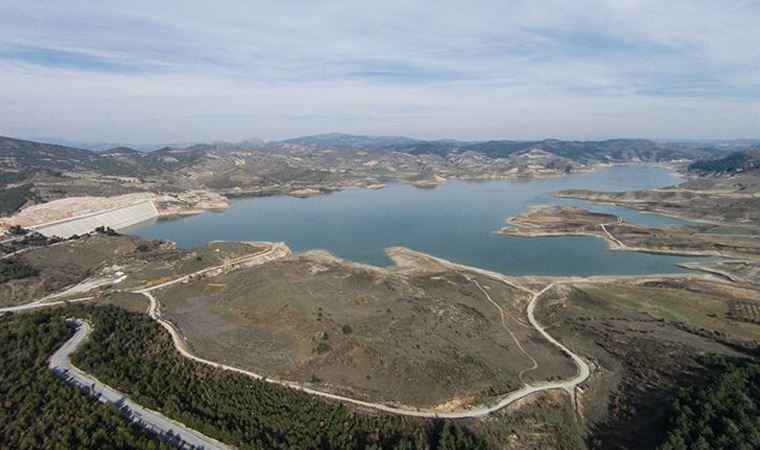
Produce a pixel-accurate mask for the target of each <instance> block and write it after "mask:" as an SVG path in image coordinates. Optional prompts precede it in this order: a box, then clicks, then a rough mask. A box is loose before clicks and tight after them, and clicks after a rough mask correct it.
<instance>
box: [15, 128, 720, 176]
mask: <svg viewBox="0 0 760 450" xmlns="http://www.w3.org/2000/svg"><path fill="white" fill-rule="evenodd" d="M290 146H301V147H305V148H314V149H325V148H334V149H338V150H341V151H351V150H352V149H356V150H362V149H363V150H375V151H395V152H401V153H407V154H410V155H417V156H419V155H436V156H440V157H443V158H450V157H451V156H452V155H455V154H479V155H482V156H483V157H486V158H490V159H497V158H511V157H513V156H515V155H520V154H523V153H525V152H528V151H531V150H540V151H542V152H544V153H545V154H548V155H554V156H555V157H557V158H561V159H563V160H568V161H573V162H577V163H580V164H592V163H599V162H632V161H648V162H659V161H673V160H681V159H688V160H697V159H714V158H718V157H723V156H726V155H727V154H728V153H729V152H730V151H733V150H735V147H734V146H726V145H725V144H723V145H720V144H717V145H710V144H702V143H677V142H671V143H665V142H656V141H651V140H646V139H611V140H605V141H562V140H557V139H546V140H542V141H511V140H493V141H483V142H463V141H457V140H431V141H423V140H415V139H412V138H407V137H402V136H358V135H350V134H341V133H330V134H320V135H315V136H303V137H298V138H294V139H287V140H284V141H279V142H267V143H265V142H263V141H260V140H252V141H245V142H243V143H236V144H233V143H225V142H217V143H213V144H193V145H190V146H187V147H176V146H166V147H163V148H160V149H157V150H152V151H148V152H146V151H141V150H140V149H135V148H133V147H127V146H115V147H112V148H108V149H100V150H98V151H94V150H90V149H84V148H79V147H72V146H65V145H57V144H49V143H42V142H35V141H27V140H21V139H15V138H10V137H0V157H1V158H3V160H4V161H5V163H3V164H0V167H4V168H6V169H14V168H24V169H29V168H41V169H49V170H57V171H69V172H76V171H84V172H95V173H100V174H105V175H115V176H146V175H156V174H159V173H161V172H164V171H172V170H175V169H178V168H182V167H188V166H191V165H193V164H194V163H196V162H198V161H199V160H201V159H202V158H204V157H205V156H207V155H208V154H209V153H210V152H219V151H225V150H226V151H248V150H252V149H259V150H261V149H269V150H271V151H274V152H276V151H278V149H285V148H288V147H290Z"/></svg>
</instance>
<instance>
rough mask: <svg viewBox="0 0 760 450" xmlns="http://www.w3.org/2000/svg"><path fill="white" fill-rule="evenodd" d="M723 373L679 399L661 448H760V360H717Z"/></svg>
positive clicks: (686, 392) (716, 362)
mask: <svg viewBox="0 0 760 450" xmlns="http://www.w3.org/2000/svg"><path fill="white" fill-rule="evenodd" d="M712 367H713V368H714V369H715V370H716V371H717V372H718V373H720V375H719V376H718V377H717V379H716V380H715V381H713V382H712V383H710V384H708V385H707V386H705V387H703V388H700V389H695V390H684V391H683V392H681V393H680V394H679V396H678V399H677V400H676V401H675V403H674V405H673V408H672V413H671V419H670V431H669V434H668V438H667V440H666V442H665V443H664V444H663V445H662V446H660V450H685V449H697V450H707V449H726V450H728V449H735V450H751V449H756V448H760V362H757V361H751V362H743V363H739V364H735V363H729V362H726V361H713V362H712Z"/></svg>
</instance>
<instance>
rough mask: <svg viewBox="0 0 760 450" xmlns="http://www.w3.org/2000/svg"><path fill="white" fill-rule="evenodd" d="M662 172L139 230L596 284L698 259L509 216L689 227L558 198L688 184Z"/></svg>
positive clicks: (290, 204) (275, 209)
mask: <svg viewBox="0 0 760 450" xmlns="http://www.w3.org/2000/svg"><path fill="white" fill-rule="evenodd" d="M682 181H683V179H682V178H681V177H680V176H678V175H677V174H676V173H675V172H673V171H671V170H669V169H667V168H664V167H660V166H655V165H644V164H642V165H621V166H611V167H602V168H599V169H596V170H594V171H591V172H587V173H579V174H571V175H568V176H564V177H557V178H541V179H529V180H495V181H479V182H469V181H459V180H449V181H447V182H446V183H444V184H442V185H441V186H438V187H436V188H432V189H422V188H416V187H414V186H411V185H408V184H403V183H395V182H394V183H390V184H388V185H387V186H386V187H385V188H384V189H381V190H377V191H372V190H367V189H361V188H348V189H345V190H343V191H341V192H336V193H332V194H325V195H318V196H314V197H310V198H306V199H300V198H294V197H290V196H274V197H254V198H243V199H235V200H233V206H232V208H230V209H229V210H227V211H225V212H222V213H205V214H200V215H197V216H193V217H188V218H183V219H177V220H166V221H158V222H150V223H144V224H141V225H139V226H137V227H135V228H132V229H131V230H129V232H130V233H133V234H137V235H140V236H146V237H152V238H158V239H165V240H171V241H175V242H176V243H177V244H178V245H179V246H181V247H184V248H190V247H193V246H197V245H202V244H204V243H207V242H209V241H213V240H257V241H284V242H285V243H286V244H287V245H288V246H290V248H291V249H292V250H293V251H302V250H309V249H315V248H321V249H326V250H329V251H330V252H332V253H333V254H335V255H337V256H339V257H341V258H345V259H348V260H351V261H356V262H363V263H368V264H373V265H378V266H384V265H387V264H388V263H389V261H388V259H387V257H386V256H385V254H384V252H383V249H384V248H386V247H392V246H404V247H409V248H411V249H413V250H417V251H420V252H424V253H428V254H431V255H434V256H438V257H442V258H445V259H449V260H451V261H454V262H457V263H461V264H466V265H471V266H476V267H481V268H484V269H489V270H494V271H498V272H501V273H504V274H508V275H556V276H570V275H578V276H588V275H613V274H621V275H622V274H628V275H633V274H653V273H677V272H684V271H686V269H683V268H680V267H678V266H677V264H679V263H684V262H689V261H694V260H696V259H697V258H695V257H683V256H671V255H656V254H648V253H639V252H630V251H613V250H609V249H608V248H607V244H606V243H605V242H604V241H602V240H601V239H597V238H595V237H591V236H588V237H585V236H582V237H576V236H569V237H548V238H522V237H514V236H504V235H500V234H496V233H495V231H496V230H498V229H499V228H501V227H502V226H503V225H504V219H505V218H506V217H508V216H513V215H517V214H521V213H523V212H525V211H527V209H528V208H529V207H530V206H532V205H539V204H563V205H574V206H580V207H584V208H587V209H590V210H592V211H599V212H608V213H612V214H617V215H619V216H622V217H623V218H624V219H625V220H627V221H630V222H635V223H642V224H646V225H654V226H659V225H668V224H678V223H684V221H683V220H679V219H673V218H668V217H664V216H659V215H655V214H646V213H641V212H637V211H632V210H629V209H625V208H619V207H615V206H612V205H595V204H591V203H587V202H584V201H576V200H572V199H556V198H552V197H550V196H548V194H549V193H551V192H555V191H559V190H563V189H593V190H600V191H628V190H640V189H651V188H655V187H662V186H668V185H672V184H676V183H680V182H682Z"/></svg>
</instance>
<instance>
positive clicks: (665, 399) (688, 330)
mask: <svg viewBox="0 0 760 450" xmlns="http://www.w3.org/2000/svg"><path fill="white" fill-rule="evenodd" d="M748 292H751V291H746V290H741V289H738V290H737V289H735V288H734V287H733V286H731V285H728V284H723V283H716V282H711V281H697V280H678V279H664V280H657V279H651V280H647V281H643V282H641V281H635V280H628V281H622V280H621V281H620V282H618V283H614V284H611V283H606V284H605V283H601V284H600V283H593V284H592V283H578V284H563V285H559V286H558V287H556V288H555V289H553V290H551V291H549V292H548V293H547V294H546V295H545V296H543V297H542V298H541V300H540V302H539V304H538V308H537V310H536V315H537V319H538V320H539V321H540V322H542V323H544V324H546V325H547V326H548V329H549V332H550V333H551V334H552V335H554V336H556V337H557V338H558V339H560V340H561V341H562V342H563V343H565V344H566V345H567V346H568V347H570V348H572V349H573V350H574V351H575V352H577V353H578V354H580V355H582V356H583V357H584V358H586V359H587V360H588V361H589V362H590V363H591V364H592V366H593V367H594V373H593V376H592V377H591V379H590V380H589V381H588V382H587V383H585V385H584V387H583V392H582V394H581V395H580V405H581V410H582V411H584V412H585V421H586V423H587V426H588V429H589V433H590V437H589V444H590V445H591V447H593V448H605V449H606V448H654V447H655V446H656V445H658V444H659V443H660V442H662V440H663V439H664V438H665V434H666V433H667V427H666V421H664V420H663V417H664V416H665V414H666V413H667V411H668V407H669V406H670V405H671V402H672V401H673V400H674V399H675V396H676V393H677V391H678V389H679V388H680V387H688V386H699V385H701V384H702V383H705V382H706V381H707V380H709V379H710V375H709V370H708V369H707V368H706V367H705V366H704V365H703V364H702V362H701V358H702V357H703V356H704V355H710V354H713V355H722V356H726V357H729V358H742V357H746V354H748V353H749V352H750V351H751V349H752V348H754V347H755V346H756V345H757V343H758V342H759V341H758V339H760V326H759V325H758V324H755V323H749V322H742V321H738V320H735V319H733V318H732V317H731V315H730V314H731V311H730V304H731V302H733V301H736V300H737V299H738V294H740V293H748ZM744 301H747V302H753V303H757V300H753V299H750V298H744ZM742 349H744V351H746V352H748V353H743V352H742Z"/></svg>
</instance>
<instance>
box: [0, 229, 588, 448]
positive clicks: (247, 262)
mask: <svg viewBox="0 0 760 450" xmlns="http://www.w3.org/2000/svg"><path fill="white" fill-rule="evenodd" d="M413 253H416V252H413ZM289 254H290V251H289V249H288V248H287V246H285V245H284V244H283V243H277V244H272V245H271V246H270V248H269V249H267V250H265V251H262V252H259V253H256V254H254V255H251V256H248V257H245V258H241V259H238V260H234V261H230V262H227V263H225V264H222V265H219V266H214V267H210V268H206V269H203V270H199V271H197V272H194V273H192V274H188V275H184V276H181V277H178V278H176V279H173V280H170V281H166V282H163V283H161V284H157V285H154V286H149V287H146V288H142V289H138V290H134V291H132V292H134V293H138V294H142V295H144V296H145V297H146V298H147V299H148V300H149V301H150V306H149V309H148V314H149V315H150V317H152V318H153V319H154V320H156V321H157V322H158V323H159V324H160V325H161V326H163V327H164V328H165V329H166V330H167V331H168V332H169V334H170V335H171V337H172V341H173V344H174V346H175V348H176V349H177V351H178V352H179V353H180V354H181V355H182V356H184V357H186V358H188V359H191V360H193V361H196V362H199V363H202V364H207V365H210V366H214V367H217V368H221V369H224V370H229V371H231V372H236V373H241V374H244V375H247V376H249V377H252V378H255V379H259V380H263V381H266V382H269V383H275V384H279V385H282V386H286V387H289V388H292V389H296V390H299V391H301V392H305V393H308V394H311V395H315V396H319V397H322V398H327V399H331V400H336V401H340V402H344V403H348V404H353V405H357V406H361V407H365V408H370V409H374V410H377V411H382V412H386V413H391V414H398V415H404V416H414V417H427V418H447V419H461V418H474V417H481V416H485V415H488V414H490V413H493V412H495V411H498V410H500V409H502V408H504V407H506V406H508V405H510V404H512V403H514V402H516V401H517V400H520V399H522V398H525V397H527V396H529V395H531V394H534V393H537V392H543V391H550V390H556V389H561V390H564V391H566V392H568V393H569V394H570V396H571V398H572V400H573V401H575V389H576V387H577V386H578V385H579V384H581V383H583V382H584V381H586V380H587V379H588V377H589V376H590V373H591V370H590V368H589V366H588V364H587V363H586V362H585V361H584V360H583V359H581V358H580V357H579V356H578V355H576V354H575V353H573V352H572V351H571V350H570V349H568V348H567V347H565V346H564V345H562V344H561V343H560V342H559V341H557V340H556V339H555V338H553V337H552V336H551V335H549V334H548V333H547V332H546V330H545V329H544V328H543V326H541V324H540V323H539V322H538V321H537V320H536V318H535V315H534V310H535V307H536V304H537V302H538V301H539V299H540V298H541V296H542V295H543V294H545V293H546V292H547V291H548V290H550V289H551V288H552V287H553V286H554V284H549V285H547V286H546V287H544V288H543V289H542V290H540V291H532V290H529V289H528V288H526V287H524V286H520V285H518V284H515V283H514V282H513V281H512V280H511V279H510V278H509V277H507V276H505V275H503V274H500V273H496V272H491V271H488V270H483V269H478V268H475V267H469V266H464V265H460V264H456V263H452V262H450V261H447V260H444V259H440V258H435V257H430V256H429V255H424V256H425V257H426V258H431V259H432V260H435V261H438V262H439V263H441V264H444V265H446V266H447V267H450V268H453V269H455V270H458V271H468V272H473V273H480V274H483V275H486V276H488V277H490V278H494V279H497V280H499V281H501V282H503V283H506V284H508V285H510V286H512V287H514V288H516V289H519V290H521V291H523V292H525V293H527V294H530V296H531V297H530V301H529V303H528V306H527V316H528V321H529V323H530V326H532V327H533V328H535V329H536V330H537V331H538V332H539V333H540V334H541V335H542V336H543V337H544V338H546V339H547V340H548V341H549V342H550V343H552V344H553V345H555V346H557V347H558V348H559V349H560V350H561V351H562V352H563V353H565V354H566V355H568V356H569V357H570V358H571V359H572V360H573V362H574V363H575V364H576V366H577V368H578V372H577V373H576V375H575V376H574V377H572V378H570V379H566V380H559V381H546V382H538V383H525V384H524V386H523V387H522V388H520V389H518V390H516V391H513V392H510V393H508V394H506V395H504V396H503V397H501V398H499V399H498V401H496V402H493V403H489V404H483V405H477V406H471V407H468V408H465V409H459V410H453V411H441V410H434V409H427V408H416V407H410V406H405V405H393V404H384V403H374V402H368V401H364V400H359V399H355V398H350V397H345V396H342V395H337V394H331V393H329V392H323V391H318V390H315V389H311V388H308V387H305V386H302V385H300V384H297V383H294V382H290V381H286V380H275V379H271V378H267V377H265V376H263V375H261V374H257V373H254V372H252V371H249V370H245V369H241V368H238V367H233V366H228V365H224V364H220V363H217V362H215V361H211V360H207V359H204V358H201V357H199V356H196V355H194V354H193V353H192V352H191V351H190V349H189V346H188V345H187V342H186V341H185V339H184V337H183V336H182V335H181V333H180V332H179V331H178V330H177V329H176V328H175V326H174V325H173V324H172V323H171V322H169V321H167V320H165V319H163V318H162V317H161V311H160V305H159V303H158V300H157V299H156V297H155V295H154V292H155V291H157V290H160V289H162V288H166V287H168V286H171V285H174V284H177V283H182V282H184V281H187V280H190V279H192V278H195V277H198V276H201V275H205V274H210V273H219V272H221V271H224V270H230V269H233V268H239V267H252V266H256V265H260V264H264V263H267V262H269V261H272V260H275V259H278V258H281V257H283V256H286V255H289ZM466 277H467V279H469V280H470V281H473V282H475V283H476V284H477V285H478V286H479V287H480V285H479V284H478V283H477V282H476V281H475V280H474V279H472V278H471V277H469V276H466ZM481 291H483V292H484V293H485V294H486V297H487V299H488V300H489V301H490V302H491V303H492V304H494V306H496V307H497V308H498V309H499V311H500V313H501V317H502V321H503V322H504V321H506V319H507V317H506V312H505V311H504V310H503V309H502V308H501V307H500V306H499V305H498V303H497V302H495V301H494V300H493V299H491V298H490V295H488V293H487V292H486V291H485V290H484V289H482V287H481ZM89 299H90V298H88V297H84V298H81V299H75V300H73V301H84V300H89ZM61 303H64V302H50V303H37V304H30V305H21V306H16V307H11V308H5V309H4V310H6V311H18V310H24V309H31V308H39V307H43V306H52V305H56V304H61ZM0 311H2V310H0ZM77 323H78V327H79V328H78V330H77V334H76V335H75V336H74V337H73V338H72V339H71V340H69V341H67V342H66V343H65V344H64V346H63V347H61V349H59V350H58V351H57V352H56V353H55V354H54V355H53V357H52V358H51V360H50V368H51V369H52V370H54V371H56V373H59V374H60V373H63V374H65V375H66V376H67V377H68V378H67V379H68V380H69V381H70V382H73V383H74V384H77V385H79V386H85V387H87V386H93V385H94V387H95V393H98V394H100V399H101V400H103V401H112V402H121V403H122V404H126V405H127V406H128V407H129V408H130V411H135V412H136V414H134V415H131V416H129V417H130V418H131V419H132V420H135V419H139V420H140V421H141V422H140V423H141V424H142V425H143V426H146V427H148V428H149V429H151V430H159V432H167V431H171V432H172V433H174V434H178V435H180V436H184V438H183V439H187V442H189V443H192V442H195V444H193V445H196V444H200V445H201V447H199V448H209V449H210V448H227V447H224V446H223V445H222V444H220V443H218V442H216V441H213V440H212V439H211V438H207V437H205V436H203V435H201V434H200V433H198V432H196V431H193V430H190V429H188V428H186V427H184V426H183V425H182V424H179V423H177V422H174V421H171V420H170V419H168V418H166V417H164V416H162V415H161V414H160V413H157V412H154V411H149V410H147V409H145V408H142V407H141V406H140V405H137V404H135V403H133V402H131V401H130V400H128V399H127V398H126V397H125V396H124V395H123V394H121V393H120V392H118V391H116V390H114V389H112V388H110V387H108V386H107V385H105V384H103V383H100V382H98V381H97V380H96V379H95V378H94V377H92V376H90V375H88V374H86V373H84V372H82V371H80V370H78V369H76V368H75V367H73V366H72V365H71V364H70V362H69V359H68V358H69V355H70V354H71V353H72V352H73V351H74V350H75V349H76V348H77V346H78V345H79V344H80V343H81V342H82V341H84V339H85V338H86V337H87V334H88V333H89V332H90V327H89V325H87V324H86V323H85V322H83V321H81V320H79V321H77ZM523 325H524V324H523ZM505 326H506V324H505ZM524 326H525V325H524ZM528 356H529V355H528ZM529 357H530V356H529ZM531 359H532V358H531ZM72 380H73V381H72ZM182 433H184V434H182ZM193 439H195V441H193ZM204 439H205V440H204Z"/></svg>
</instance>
